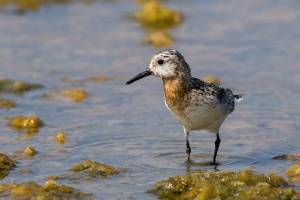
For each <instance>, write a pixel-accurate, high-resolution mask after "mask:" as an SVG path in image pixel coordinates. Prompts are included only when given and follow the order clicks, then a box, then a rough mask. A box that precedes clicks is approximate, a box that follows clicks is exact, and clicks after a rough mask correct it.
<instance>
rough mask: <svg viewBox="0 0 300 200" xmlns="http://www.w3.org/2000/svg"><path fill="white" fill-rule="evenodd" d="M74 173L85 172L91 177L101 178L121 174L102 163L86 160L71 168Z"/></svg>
mask: <svg viewBox="0 0 300 200" xmlns="http://www.w3.org/2000/svg"><path fill="white" fill-rule="evenodd" d="M71 171H73V172H83V173H87V174H89V175H90V176H93V177H94V176H100V177H102V178H106V177H107V176H109V175H116V174H118V173H119V172H118V171H117V170H116V169H115V168H114V167H113V166H109V165H104V164H101V163H97V162H93V161H91V160H86V161H84V162H82V163H80V164H78V165H75V166H73V167H72V168H71Z"/></svg>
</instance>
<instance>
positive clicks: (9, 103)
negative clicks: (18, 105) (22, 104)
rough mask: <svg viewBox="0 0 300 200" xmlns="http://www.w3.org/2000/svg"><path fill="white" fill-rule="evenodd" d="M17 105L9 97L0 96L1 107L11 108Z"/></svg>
mask: <svg viewBox="0 0 300 200" xmlns="http://www.w3.org/2000/svg"><path fill="white" fill-rule="evenodd" d="M13 107H15V102H14V101H13V100H9V99H3V98H0V109H10V108H13Z"/></svg>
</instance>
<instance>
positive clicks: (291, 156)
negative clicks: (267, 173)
mask: <svg viewBox="0 0 300 200" xmlns="http://www.w3.org/2000/svg"><path fill="white" fill-rule="evenodd" d="M274 159H281V160H291V161H299V162H300V154H281V155H278V156H275V157H274Z"/></svg>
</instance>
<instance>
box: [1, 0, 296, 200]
mask: <svg viewBox="0 0 300 200" xmlns="http://www.w3.org/2000/svg"><path fill="white" fill-rule="evenodd" d="M164 4H166V5H167V6H168V7H170V8H172V9H177V10H179V11H180V12H182V13H183V15H184V21H183V22H182V24H181V25H179V26H176V27H173V28H171V29H170V30H169V31H170V33H171V34H172V36H173V37H174V38H175V43H174V44H173V45H171V46H169V48H175V49H177V50H179V51H180V52H181V53H182V54H183V56H184V57H185V59H186V61H187V62H188V63H189V64H190V66H191V69H192V74H193V76H194V77H199V78H203V77H206V76H215V77H218V78H220V79H221V83H222V85H223V86H225V87H228V88H231V89H232V90H233V91H234V93H244V94H246V95H245V98H244V100H243V101H242V102H241V103H240V104H238V106H237V107H236V111H235V112H234V113H233V114H232V115H230V116H229V117H228V118H227V119H226V121H225V123H224V124H223V126H222V128H221V130H220V134H221V140H222V142H221V146H220V150H219V154H218V162H220V165H219V166H218V167H217V170H222V171H223V170H233V171H241V170H244V169H252V170H254V171H256V172H258V173H266V174H268V173H270V172H275V173H278V174H280V175H282V176H285V173H284V171H285V170H287V169H288V167H289V166H290V165H292V162H290V161H285V160H275V159H272V158H273V157H275V156H278V155H281V154H287V153H299V147H300V144H299V130H300V124H299V120H300V115H299V114H300V107H299V105H300V104H299V101H298V99H299V97H300V93H299V88H300V83H299V79H300V67H299V62H300V57H299V55H300V40H299V39H300V28H299V27H300V12H299V10H300V2H298V1H296V0H291V1H279V0H275V1H270V0H267V1H258V0H254V1H247V2H246V1H245V2H241V1H234V0H233V1H226V2H225V1H214V2H212V1H205V0H203V1H196V0H191V1H189V2H185V1H178V0H175V1H166V2H164ZM140 6H141V5H140V4H138V3H137V2H135V1H129V0H118V1H90V2H80V1H76V2H64V3H49V4H45V5H41V6H40V7H38V8H37V9H36V10H34V11H31V10H30V11H27V10H21V11H20V9H18V8H17V6H14V5H9V6H4V7H1V9H0V60H1V62H0V69H1V70H0V77H1V78H7V79H13V80H21V81H26V82H34V83H40V84H42V85H43V86H44V87H43V88H42V89H38V90H33V91H30V92H27V93H25V94H24V95H21V96H19V95H14V94H1V97H3V98H9V99H12V100H14V101H15V102H16V104H17V106H16V107H15V108H12V109H8V110H5V109H2V110H0V117H1V118H4V117H13V116H20V115H36V116H38V117H40V118H41V119H42V120H43V121H44V122H45V123H46V126H44V127H42V128H41V129H40V130H39V132H38V133H37V134H36V135H35V136H32V137H23V136H24V133H23V132H18V131H16V130H13V129H11V128H10V127H9V126H7V121H5V120H0V137H1V140H0V146H1V149H0V150H1V151H2V152H4V153H6V154H8V155H12V154H13V153H14V152H15V151H18V150H22V149H25V148H26V146H33V147H34V148H35V149H36V150H37V151H39V152H40V153H39V154H37V155H36V156H35V157H33V158H31V159H21V160H19V163H18V164H17V167H16V168H15V169H14V170H13V171H12V172H11V173H10V175H9V176H7V177H6V178H5V179H4V180H2V181H1V182H2V183H9V182H11V181H12V180H13V181H15V182H24V181H27V180H34V181H36V182H38V183H41V184H42V183H44V182H45V177H47V176H50V175H62V174H66V173H68V169H69V168H70V167H71V166H74V165H75V164H78V163H80V162H82V161H84V160H86V159H91V160H93V161H97V162H99V163H104V164H107V165H113V166H115V167H117V168H118V167H121V166H125V167H126V168H127V169H128V171H127V172H124V173H121V174H119V175H117V176H112V177H108V178H107V179H97V180H94V181H89V182H72V181H68V180H61V181H58V182H59V183H60V184H66V185H69V186H73V187H75V188H78V189H80V190H81V191H83V192H86V193H92V194H93V195H94V196H95V198H105V199H127V198H134V199H141V198H143V199H152V198H154V196H152V195H151V194H148V193H146V191H147V190H148V189H150V188H151V187H152V186H153V185H154V183H155V182H157V181H160V180H163V179H166V178H168V177H170V176H175V175H178V174H180V175H182V174H185V173H186V172H187V171H205V170H210V171H213V170H215V168H214V166H206V165H204V163H206V162H209V161H211V160H212V156H213V150H214V141H215V135H214V134H210V133H207V132H205V131H201V132H199V131H197V132H192V133H191V137H190V142H191V147H192V159H193V161H194V164H193V165H192V166H191V167H190V168H187V165H186V163H185V159H186V154H185V137H184V133H183V130H182V127H181V125H180V124H179V123H178V122H177V121H176V120H175V119H174V118H173V117H172V116H171V114H170V113H169V111H168V110H167V109H166V108H165V105H164V100H163V88H162V81H161V80H160V79H158V78H155V77H147V78H145V79H142V80H141V81H139V82H136V83H134V84H132V85H129V86H127V85H125V82H126V80H127V79H130V78H132V77H133V76H135V75H136V74H137V73H139V72H141V71H142V70H144V69H145V68H146V67H147V66H148V65H149V62H150V59H151V58H152V56H153V54H155V53H156V52H157V51H159V50H160V49H162V48H154V47H153V46H151V45H145V44H141V41H142V40H143V39H144V38H145V37H146V34H147V31H145V29H144V28H143V27H141V25H139V23H137V21H134V20H132V18H131V16H132V14H133V13H134V12H136V11H137V10H138V9H139V8H140ZM93 76H107V77H112V78H114V77H121V78H119V79H118V80H110V81H105V82H82V81H77V82H76V81H71V82H68V81H62V80H63V79H64V78H66V77H68V78H69V79H71V80H83V79H86V78H88V77H93ZM77 87H80V88H83V89H84V90H85V91H87V92H89V93H90V94H91V97H90V98H88V99H86V100H85V101H84V102H82V103H75V102H73V101H72V100H69V99H66V98H63V97H60V96H57V95H54V97H53V98H49V99H48V98H44V97H43V95H44V94H48V93H52V92H53V91H55V90H64V89H70V88H77ZM61 131H64V132H65V133H66V135H67V137H68V140H67V141H66V142H65V143H64V144H63V145H61V144H58V143H56V142H55V141H53V137H54V136H55V135H56V134H57V133H58V132H61ZM62 152H63V153H62ZM20 168H29V169H30V170H31V171H32V172H31V173H27V174H19V173H17V171H18V170H19V169H20Z"/></svg>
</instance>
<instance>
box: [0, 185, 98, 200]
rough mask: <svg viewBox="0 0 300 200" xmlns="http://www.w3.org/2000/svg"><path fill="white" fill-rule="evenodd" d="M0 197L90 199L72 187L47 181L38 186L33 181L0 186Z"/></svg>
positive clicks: (87, 195)
mask: <svg viewBox="0 0 300 200" xmlns="http://www.w3.org/2000/svg"><path fill="white" fill-rule="evenodd" d="M0 196H1V197H11V198H13V199H91V198H92V195H91V194H86V193H83V192H81V191H79V190H77V189H75V188H73V187H69V186H65V185H57V184H56V183H55V182H54V181H47V182H46V183H45V184H44V185H42V186H41V185H38V184H37V183H35V182H33V181H29V182H25V183H20V184H18V183H14V182H11V183H9V184H2V185H0Z"/></svg>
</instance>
